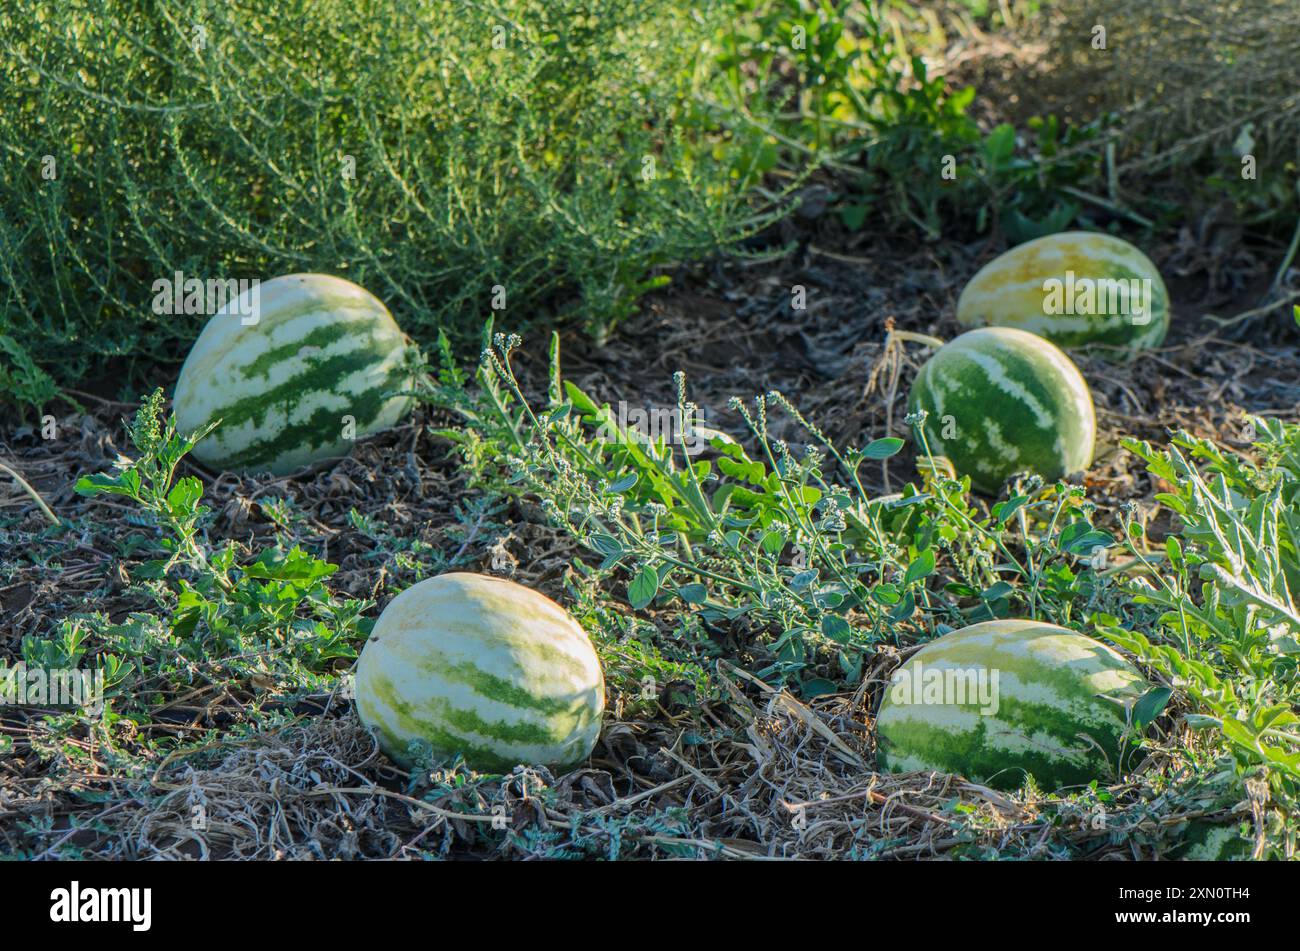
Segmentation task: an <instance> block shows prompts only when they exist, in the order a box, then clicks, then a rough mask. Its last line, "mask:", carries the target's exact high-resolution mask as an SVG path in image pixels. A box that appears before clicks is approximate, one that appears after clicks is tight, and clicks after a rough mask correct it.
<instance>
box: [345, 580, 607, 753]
mask: <svg viewBox="0 0 1300 951" xmlns="http://www.w3.org/2000/svg"><path fill="white" fill-rule="evenodd" d="M356 703H357V712H358V714H359V715H360V717H361V722H362V723H363V724H365V726H366V727H367V728H368V729H370V730H373V731H374V733H375V734H376V736H377V737H378V740H379V744H380V746H381V747H382V749H383V750H384V752H385V753H387V754H388V755H389V757H391V758H392V759H393V760H395V761H396V762H398V763H400V764H402V765H404V766H410V765H411V760H410V757H409V755H408V748H409V743H410V742H411V741H412V740H423V741H424V742H425V743H427V744H428V746H429V748H430V750H431V751H432V753H433V755H434V756H435V757H436V758H439V759H445V758H447V757H450V756H452V755H454V754H456V753H460V754H462V755H463V756H464V758H465V762H466V763H467V764H468V765H469V766H470V767H472V768H473V769H476V770H480V771H490V772H506V771H509V770H510V769H512V768H514V767H515V766H516V765H518V764H520V763H524V764H529V765H544V766H553V767H558V768H565V767H570V766H574V765H576V764H577V763H579V762H581V761H582V760H585V759H586V758H587V757H588V756H590V755H591V751H592V748H593V747H594V746H595V744H596V738H597V736H598V735H599V734H600V718H601V713H602V711H603V710H604V708H605V681H604V676H603V674H602V672H601V668H600V660H599V659H598V658H597V657H596V651H595V649H594V648H593V647H592V645H591V641H590V639H588V637H587V635H586V633H585V632H584V631H583V629H582V628H581V627H579V626H578V624H577V622H575V621H574V620H573V618H571V617H570V616H569V615H568V614H567V613H566V612H565V610H564V609H563V608H561V607H560V606H559V605H558V604H556V603H555V602H554V601H552V600H551V599H550V598H547V597H545V596H544V595H541V594H539V593H537V592H536V591H532V590H530V589H529V588H525V587H524V586H523V585H519V584H515V583H514V582H513V581H506V580H504V579H502V578H493V577H490V576H487V575H476V574H468V573H464V572H451V573H449V574H443V575H438V576H437V577H434V578H428V579H426V580H424V581H421V582H419V583H418V584H416V585H414V586H412V587H410V588H407V589H406V590H405V591H403V592H402V593H401V594H399V595H398V596H397V597H396V598H394V599H393V601H392V603H391V604H389V605H388V607H387V608H385V609H384V612H383V614H381V615H380V617H379V620H378V621H376V622H375V626H374V629H373V630H372V632H371V634H370V638H369V639H368V640H367V641H366V645H365V647H364V648H363V649H362V651H361V657H360V658H359V659H358V661H357V674H356Z"/></svg>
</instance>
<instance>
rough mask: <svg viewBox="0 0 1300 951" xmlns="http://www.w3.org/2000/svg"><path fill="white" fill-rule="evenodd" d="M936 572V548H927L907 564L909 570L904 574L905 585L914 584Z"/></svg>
mask: <svg viewBox="0 0 1300 951" xmlns="http://www.w3.org/2000/svg"><path fill="white" fill-rule="evenodd" d="M933 573H934V549H933V548H927V549H926V550H925V551H923V552H921V554H919V555H917V556H916V558H914V559H912V562H911V563H910V564H909V565H908V566H907V571H906V573H905V574H904V575H903V587H907V586H908V585H910V584H914V583H915V582H917V581H920V580H921V579H922V578H926V577H929V576H930V575H931V574H933Z"/></svg>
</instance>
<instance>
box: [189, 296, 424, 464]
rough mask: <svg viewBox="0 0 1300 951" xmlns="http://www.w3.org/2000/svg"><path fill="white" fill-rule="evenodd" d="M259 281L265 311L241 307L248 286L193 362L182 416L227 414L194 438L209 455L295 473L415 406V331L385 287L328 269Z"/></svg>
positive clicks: (203, 338) (206, 418)
mask: <svg viewBox="0 0 1300 951" xmlns="http://www.w3.org/2000/svg"><path fill="white" fill-rule="evenodd" d="M250 293H251V292H250ZM256 293H257V295H258V298H257V304H258V306H257V308H256V317H255V319H246V318H243V317H241V316H239V314H240V313H244V312H246V308H247V304H248V300H247V299H246V298H247V296H248V295H245V297H244V298H241V301H240V303H239V307H238V308H236V305H235V304H231V305H228V306H227V307H226V308H223V309H222V310H221V311H219V312H218V313H217V314H215V315H214V316H213V317H212V318H211V319H210V320H209V321H208V323H207V326H205V327H204V328H203V332H202V333H201V334H199V338H198V340H196V341H195V342H194V346H193V347H192V348H191V350H190V353H189V357H188V358H187V359H186V361H185V365H184V366H183V367H181V375H180V379H179V380H178V381H177V383H176V397H175V400H174V408H175V413H176V422H177V426H178V428H179V429H180V430H181V431H182V432H185V433H190V432H194V431H195V430H197V429H200V428H201V427H204V426H206V425H207V424H208V423H210V422H212V421H213V420H218V419H219V420H220V421H221V422H220V425H219V426H218V427H217V428H216V430H215V431H213V432H212V433H211V434H210V435H209V436H207V437H206V438H204V439H202V440H200V442H199V444H198V445H197V446H196V447H195V448H194V456H195V457H196V458H197V459H198V460H199V461H200V462H203V463H206V464H207V465H209V466H211V467H213V468H215V469H221V470H227V471H236V472H251V471H269V472H271V473H273V474H275V475H283V474H284V473H286V472H291V471H293V470H294V469H297V468H299V467H300V466H303V465H307V464H310V463H313V462H317V461H319V460H321V459H326V458H329V457H332V456H339V455H344V454H346V452H347V451H348V448H349V446H350V445H351V441H352V440H353V439H356V438H359V437H361V436H364V435H366V434H368V433H372V432H375V431H377V430H380V429H385V428H387V427H389V426H392V425H393V424H395V423H396V422H397V421H398V420H400V419H401V418H402V416H403V415H405V414H406V412H407V411H408V410H409V409H410V398H409V397H408V396H403V395H400V393H401V391H403V390H406V389H409V387H410V385H411V382H412V381H411V370H410V369H409V365H408V360H407V357H408V352H409V350H408V347H407V344H406V339H405V337H404V336H403V335H402V332H401V330H399V329H398V326H397V323H396V322H395V321H394V320H393V317H392V315H391V314H389V312H388V310H387V308H385V307H384V305H383V304H381V303H380V302H379V301H378V300H377V299H376V298H375V297H374V296H373V295H371V294H370V293H368V292H367V291H365V290H363V289H362V288H360V287H358V286H357V285H355V284H353V283H351V282H350V281H345V280H343V279H342V278H338V277H331V276H329V275H327V274H290V275H287V276H285V277H277V278H275V279H274V280H271V281H267V282H266V283H264V284H261V285H260V286H258V287H257V288H256Z"/></svg>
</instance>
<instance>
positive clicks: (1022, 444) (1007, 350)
mask: <svg viewBox="0 0 1300 951" xmlns="http://www.w3.org/2000/svg"><path fill="white" fill-rule="evenodd" d="M908 409H909V411H910V412H913V413H914V412H916V411H917V410H925V412H926V421H925V437H926V443H927V445H928V447H929V450H930V452H931V453H932V454H933V455H935V456H946V457H947V458H948V459H949V461H950V462H952V464H953V468H954V470H955V471H956V472H957V474H958V475H969V476H970V478H971V484H972V485H973V486H974V487H975V488H976V489H977V490H978V491H980V492H984V493H988V494H993V493H996V492H997V491H998V489H999V488H1001V486H1002V484H1003V482H1005V480H1006V479H1007V477H1008V476H1010V475H1012V474H1013V473H1016V472H1022V471H1028V472H1033V473H1037V474H1038V475H1040V476H1042V477H1043V478H1044V479H1048V480H1054V479H1059V478H1062V477H1064V476H1067V475H1070V474H1072V473H1076V472H1082V471H1084V470H1086V469H1087V468H1088V466H1089V465H1091V464H1092V455H1093V449H1094V446H1095V443H1096V432H1097V422H1096V413H1095V410H1094V409H1093V403H1092V392H1091V390H1089V389H1088V384H1087V382H1086V381H1085V380H1084V378H1083V375H1082V374H1081V373H1080V372H1079V368H1078V367H1076V366H1075V365H1074V363H1073V362H1072V361H1071V360H1070V358H1069V357H1068V356H1066V355H1065V354H1064V353H1063V352H1062V351H1061V350H1060V349H1059V348H1058V347H1056V346H1054V345H1053V344H1051V343H1049V342H1048V341H1046V340H1044V339H1043V338H1041V337H1037V336H1035V335H1034V334H1031V333H1028V332H1026V331H1023V330H1015V329H1012V328H1009V327H984V328H981V329H979V330H971V331H968V332H966V333H964V334H962V335H961V336H959V337H957V338H955V339H954V340H952V341H950V342H949V343H947V344H945V345H944V346H943V347H941V348H940V349H939V350H938V352H936V353H935V354H934V355H933V356H931V357H930V359H929V360H928V361H927V362H926V363H925V364H924V365H923V366H922V367H921V369H920V371H919V372H918V373H917V376H916V379H915V380H914V381H913V383H912V390H911V394H910V396H909V400H908Z"/></svg>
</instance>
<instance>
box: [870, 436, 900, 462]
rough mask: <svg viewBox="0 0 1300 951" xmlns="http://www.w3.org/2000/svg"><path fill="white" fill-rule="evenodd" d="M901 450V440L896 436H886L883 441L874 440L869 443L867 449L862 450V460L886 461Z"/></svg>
mask: <svg viewBox="0 0 1300 951" xmlns="http://www.w3.org/2000/svg"><path fill="white" fill-rule="evenodd" d="M902 448H903V440H901V439H899V438H898V437H897V436H886V437H885V438H884V439H875V440H872V441H871V442H869V443H868V444H867V448H866V449H863V450H862V458H864V459H888V458H889V457H890V456H892V455H895V454H896V453H897V452H898V451H899V450H900V449H902Z"/></svg>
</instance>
